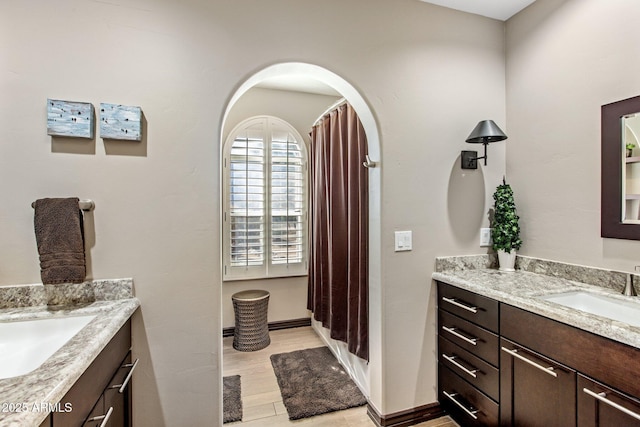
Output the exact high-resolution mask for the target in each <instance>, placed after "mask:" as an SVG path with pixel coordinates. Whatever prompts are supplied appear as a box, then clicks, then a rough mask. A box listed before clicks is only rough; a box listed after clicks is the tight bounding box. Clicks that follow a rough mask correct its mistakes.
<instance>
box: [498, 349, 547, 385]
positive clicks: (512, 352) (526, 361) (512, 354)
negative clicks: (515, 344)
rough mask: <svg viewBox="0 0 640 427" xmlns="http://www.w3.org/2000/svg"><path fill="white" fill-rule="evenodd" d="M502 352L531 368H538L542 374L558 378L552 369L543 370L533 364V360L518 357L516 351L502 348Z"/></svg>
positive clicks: (542, 367)
mask: <svg viewBox="0 0 640 427" xmlns="http://www.w3.org/2000/svg"><path fill="white" fill-rule="evenodd" d="M502 351H504V352H505V353H508V354H510V355H511V356H513V357H515V358H517V359H520V360H522V361H523V362H524V363H528V364H529V365H531V366H533V367H534V368H538V369H540V370H541V371H542V372H544V373H546V374H549V375H551V376H552V377H555V378H558V374H556V373H555V372H553V367H551V366H550V367H548V368H545V367H544V366H542V365H539V364H537V363H536V362H534V361H533V360H529V359H527V358H526V357H524V356H520V355H519V354H518V350H516V349H513V350H509V349H508V348H505V347H502Z"/></svg>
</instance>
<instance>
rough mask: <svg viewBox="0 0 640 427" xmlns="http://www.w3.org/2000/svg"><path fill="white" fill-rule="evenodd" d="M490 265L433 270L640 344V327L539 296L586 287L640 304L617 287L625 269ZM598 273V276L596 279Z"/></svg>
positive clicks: (460, 283)
mask: <svg viewBox="0 0 640 427" xmlns="http://www.w3.org/2000/svg"><path fill="white" fill-rule="evenodd" d="M443 259H444V258H443ZM489 264H490V263H489ZM523 264H527V263H523ZM450 265H451V264H449V266H450ZM487 265H488V264H487ZM487 265H474V268H470V269H461V268H453V269H448V270H447V269H446V266H445V267H444V268H443V269H440V270H441V271H436V272H434V273H433V276H432V278H433V279H434V280H438V281H441V282H445V283H448V284H450V285H453V286H456V287H458V288H462V289H466V290H469V291H472V292H475V293H478V294H480V295H483V296H486V297H489V298H492V299H494V300H497V301H500V302H502V303H506V304H509V305H512V306H514V307H518V308H521V309H524V310H527V311H530V312H532V313H535V314H539V315H541V316H544V317H547V318H550V319H553V320H556V321H559V322H562V323H565V324H568V325H571V326H574V327H576V328H579V329H582V330H585V331H588V332H591V333H594V334H597V335H600V336H603V337H605V338H609V339H612V340H615V341H618V342H621V343H624V344H628V345H630V346H633V347H636V348H640V327H637V326H632V325H629V324H627V323H624V322H621V321H616V320H611V319H608V318H606V317H602V316H597V315H594V314H591V313H587V312H584V311H580V310H576V309H573V308H569V307H565V306H562V305H559V304H556V303H553V302H550V301H545V300H542V299H539V298H537V297H540V296H544V295H549V294H557V293H563V292H568V291H587V292H590V293H595V294H600V295H605V296H607V297H609V298H614V299H617V300H619V301H621V302H623V301H626V302H628V303H629V302H630V303H635V304H638V308H640V297H625V296H623V295H621V293H620V290H619V289H618V288H619V287H620V286H621V285H620V278H623V279H624V274H625V273H621V272H608V271H606V270H602V269H594V271H592V272H591V273H592V274H589V271H588V269H589V267H580V266H578V268H580V269H583V271H582V272H581V273H580V274H578V275H576V274H571V273H569V274H566V271H565V270H569V271H571V268H568V269H566V268H562V269H560V270H562V271H563V273H562V274H560V273H558V272H557V271H559V270H556V269H554V271H553V272H552V274H548V273H549V271H548V269H547V268H542V270H541V271H544V272H545V273H546V274H543V273H537V272H532V271H526V270H516V271H515V272H502V271H499V270H497V269H496V268H487ZM476 267H478V268H476ZM584 269H587V270H584ZM436 270H438V268H436ZM533 270H535V269H533ZM582 276H584V277H589V278H591V279H589V280H590V281H592V282H594V281H595V282H598V281H599V283H598V285H596V284H593V283H591V284H590V283H584V282H581V281H577V280H574V279H576V278H579V277H582ZM596 277H598V278H599V279H597V280H593V278H596ZM636 283H637V282H636Z"/></svg>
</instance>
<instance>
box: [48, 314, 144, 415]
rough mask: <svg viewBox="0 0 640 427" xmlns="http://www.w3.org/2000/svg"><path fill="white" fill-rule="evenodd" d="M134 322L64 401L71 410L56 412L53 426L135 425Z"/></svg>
mask: <svg viewBox="0 0 640 427" xmlns="http://www.w3.org/2000/svg"><path fill="white" fill-rule="evenodd" d="M130 349H131V322H130V321H127V323H126V324H125V325H124V326H123V327H122V328H121V329H120V330H119V331H118V332H117V333H116V335H115V336H114V337H113V338H112V339H111V341H110V342H109V343H108V344H107V345H106V347H105V348H104V349H103V350H102V352H101V353H100V354H99V355H98V356H97V357H96V358H95V360H94V361H93V362H92V363H91V365H89V367H88V368H87V370H86V371H85V372H84V373H83V374H82V376H81V377H80V378H79V379H78V381H76V383H75V384H74V385H73V386H72V387H71V389H70V390H69V391H68V392H67V394H66V395H65V396H64V397H63V398H62V400H61V401H60V407H61V408H71V410H68V411H60V412H53V413H52V414H51V415H50V416H51V426H52V427H80V426H83V427H84V426H86V427H98V426H100V427H129V426H130V425H131V385H130V380H131V375H132V373H133V368H134V367H135V365H134V364H132V363H131V353H130Z"/></svg>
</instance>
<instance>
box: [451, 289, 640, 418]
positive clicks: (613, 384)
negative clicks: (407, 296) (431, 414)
mask: <svg viewBox="0 0 640 427" xmlns="http://www.w3.org/2000/svg"><path fill="white" fill-rule="evenodd" d="M638 378H640V349H638V348H635V347H632V346H629V345H625V344H622V343H620V342H617V341H613V340H610V339H607V338H604V337H602V336H599V335H595V334H592V333H590V332H587V331H584V330H581V329H578V328H575V327H572V326H569V325H567V324H564V323H562V322H558V321H555V320H551V319H549V318H547V317H544V316H540V315H537V314H534V313H531V312H529V311H526V310H523V309H520V308H517V307H513V306H511V305H508V304H505V303H498V302H497V301H495V300H492V299H490V298H487V297H484V296H481V295H476V294H475V293H473V292H470V291H467V290H464V289H460V288H456V287H454V286H451V285H447V284H445V283H441V282H438V399H439V402H440V404H441V405H442V407H443V408H444V409H445V410H446V411H447V412H448V413H449V414H450V415H451V416H452V418H454V419H455V420H456V421H457V422H458V423H459V424H460V425H462V426H497V425H500V426H505V427H506V426H518V427H520V426H526V427H538V426H540V427H543V426H544V427H553V426H561V427H565V426H567V427H576V426H577V427H614V426H615V427H620V426H624V427H636V426H637V427H640V398H638V397H637V396H640V381H638Z"/></svg>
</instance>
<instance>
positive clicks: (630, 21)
mask: <svg viewBox="0 0 640 427" xmlns="http://www.w3.org/2000/svg"><path fill="white" fill-rule="evenodd" d="M638 17H640V3H638V2H631V1H625V0H613V1H606V2H603V1H600V0H564V1H560V0H538V1H537V2H536V3H534V4H533V5H532V6H530V7H529V8H528V9H526V10H525V11H524V12H522V13H520V14H519V15H517V16H516V17H514V18H513V19H511V20H510V21H508V23H507V107H508V108H507V117H508V127H509V141H508V143H507V173H508V176H509V180H510V181H511V183H512V184H513V188H514V191H515V196H516V203H517V205H518V210H519V212H520V217H521V219H522V238H523V240H524V244H523V245H522V253H524V254H526V255H532V256H537V257H542V258H548V259H554V260H560V261H566V262H572V263H578V264H586V265H593V266H600V267H605V268H613V269H621V270H627V271H633V266H635V265H637V264H640V262H638V261H639V260H640V256H639V255H638V250H639V249H640V245H639V244H638V243H637V242H634V241H625V240H616V239H603V238H601V237H600V106H601V105H603V104H607V103H610V102H614V101H618V100H621V99H625V98H629V97H632V96H636V95H638V94H640V72H639V70H640V57H639V56H638V55H636V54H633V53H632V52H637V50H638V40H640V26H638V25H637V21H638Z"/></svg>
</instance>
